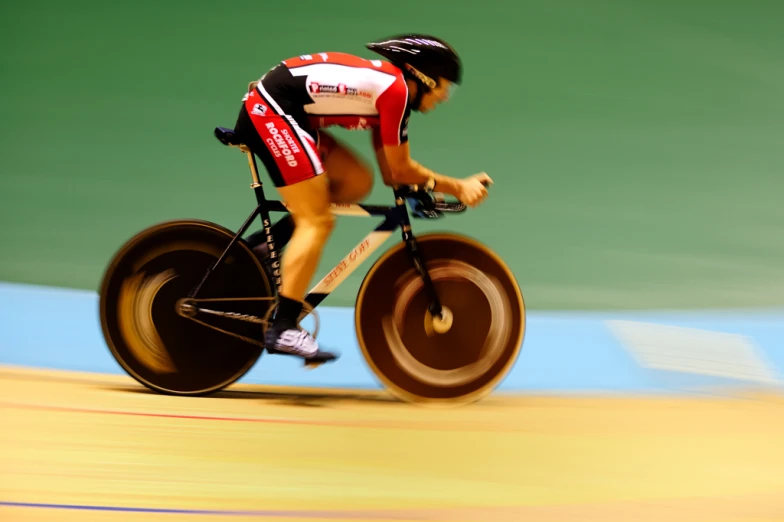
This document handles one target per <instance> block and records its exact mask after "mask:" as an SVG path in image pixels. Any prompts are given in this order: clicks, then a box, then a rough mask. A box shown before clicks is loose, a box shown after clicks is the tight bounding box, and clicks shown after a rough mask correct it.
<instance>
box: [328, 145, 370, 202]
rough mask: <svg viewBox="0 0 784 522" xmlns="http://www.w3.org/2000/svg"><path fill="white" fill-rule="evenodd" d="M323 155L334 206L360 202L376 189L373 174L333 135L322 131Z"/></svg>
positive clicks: (363, 162) (367, 166)
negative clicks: (335, 204)
mask: <svg viewBox="0 0 784 522" xmlns="http://www.w3.org/2000/svg"><path fill="white" fill-rule="evenodd" d="M319 152H320V153H321V155H322V157H323V158H324V159H323V163H324V167H325V169H326V174H327V177H328V178H329V182H330V192H331V199H332V201H333V202H334V203H358V202H359V201H361V200H363V199H364V198H365V197H367V195H368V194H370V191H371V190H372V189H373V171H372V170H371V168H370V165H368V164H367V163H366V162H365V161H363V160H362V159H361V158H360V157H359V155H358V154H356V153H355V152H354V151H353V150H351V148H349V147H348V146H347V145H346V144H344V143H342V142H341V141H339V140H337V139H336V138H335V137H333V136H332V135H330V134H328V133H326V132H324V131H319Z"/></svg>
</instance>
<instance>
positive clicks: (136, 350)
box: [99, 220, 274, 395]
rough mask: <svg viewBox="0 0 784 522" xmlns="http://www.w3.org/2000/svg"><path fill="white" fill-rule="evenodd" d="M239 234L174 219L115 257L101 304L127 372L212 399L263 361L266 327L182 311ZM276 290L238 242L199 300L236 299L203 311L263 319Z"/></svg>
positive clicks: (110, 341)
mask: <svg viewBox="0 0 784 522" xmlns="http://www.w3.org/2000/svg"><path fill="white" fill-rule="evenodd" d="M233 236H234V234H233V233H231V232H230V231H229V230H227V229H225V228H223V227H221V226H219V225H216V224H214V223H209V222H206V221H196V220H194V221H171V222H166V223H161V224H159V225H156V226H153V227H151V228H149V229H146V230H144V231H142V232H141V233H139V234H138V235H136V236H135V237H133V238H132V239H130V240H129V241H128V242H127V243H126V244H125V245H124V246H123V247H122V248H121V249H120V250H119V251H118V252H117V254H116V255H115V256H114V258H113V259H112V260H111V262H110V264H109V266H108V268H107V270H106V273H105V274H104V278H103V281H102V283H101V291H100V302H99V303H100V304H99V307H100V319H101V326H102V328H103V334H104V338H105V340H106V343H107V345H108V347H109V349H110V350H111V353H112V355H113V356H114V358H115V359H116V360H117V362H118V363H119V364H120V365H121V366H122V368H123V369H124V370H125V371H126V372H128V374H130V375H131V376H132V377H133V378H135V379H136V380H137V381H139V382H140V383H142V384H144V385H145V386H147V387H148V388H150V389H152V390H155V391H157V392H160V393H165V394H173V395H206V394H209V393H213V392H215V391H218V390H220V389H222V388H224V387H226V386H228V385H229V384H231V383H233V382H234V381H236V380H237V379H239V378H240V377H241V376H242V375H243V374H245V373H246V372H247V371H248V370H249V369H250V368H251V367H252V366H253V364H254V363H255V362H256V360H257V359H258V358H259V357H260V356H261V352H262V350H263V331H264V325H262V324H258V323H251V322H244V321H240V320H237V319H232V318H225V317H218V316H216V317H208V318H204V317H201V316H198V315H197V316H196V317H190V318H189V317H183V316H181V315H180V314H178V313H177V306H178V302H179V301H180V300H181V299H183V298H186V297H187V296H188V293H189V292H190V291H191V289H193V288H194V287H195V286H197V285H198V284H199V283H200V282H201V281H202V279H203V278H204V275H205V274H206V273H207V269H208V268H209V267H210V266H211V265H212V264H213V263H214V262H215V261H216V260H217V259H218V258H219V257H220V255H221V254H222V253H223V251H224V250H225V248H226V247H227V246H228V244H229V242H230V241H231V239H232V237H233ZM271 288H272V285H271V284H270V279H269V278H268V276H267V274H266V272H265V271H264V268H263V267H262V265H261V264H260V263H259V261H258V260H257V258H256V257H255V256H254V255H253V253H252V252H251V250H250V249H249V248H248V247H247V245H245V244H244V243H243V242H241V241H238V242H236V243H235V244H234V245H233V246H232V248H231V250H230V251H229V252H228V253H227V255H226V257H225V258H224V260H223V262H222V263H221V265H220V266H219V267H218V268H217V270H215V271H214V272H212V273H211V274H210V276H209V278H208V279H207V281H206V283H205V284H204V286H203V287H202V289H201V290H200V291H199V294H198V296H197V298H198V299H203V298H221V299H226V298H231V299H232V301H230V302H226V301H220V302H209V303H200V306H206V307H208V308H212V309H220V308H223V309H229V310H230V311H235V310H237V309H238V308H239V309H240V310H239V311H240V312H242V313H247V314H254V315H258V316H260V317H265V316H266V314H267V312H268V311H269V309H270V308H271V307H272V305H273V297H274V296H273V291H272V289H271ZM237 298H265V299H264V300H242V299H241V300H234V299H237ZM195 319H199V321H201V322H199V321H197V320H195ZM216 328H220V329H222V330H225V331H219V330H218V329H216ZM226 331H229V332H232V333H233V334H236V335H232V334H230V333H226ZM237 335H240V336H245V337H247V338H249V339H252V340H258V341H259V342H258V343H254V342H249V341H248V340H245V339H242V338H239V337H237Z"/></svg>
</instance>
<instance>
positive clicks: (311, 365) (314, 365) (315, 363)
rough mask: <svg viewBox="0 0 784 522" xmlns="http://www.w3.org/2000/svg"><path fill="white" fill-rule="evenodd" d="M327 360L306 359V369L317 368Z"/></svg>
mask: <svg viewBox="0 0 784 522" xmlns="http://www.w3.org/2000/svg"><path fill="white" fill-rule="evenodd" d="M325 362H326V361H304V364H303V366H304V367H305V369H306V370H315V369H316V368H318V367H319V366H321V365H322V364H324V363H325Z"/></svg>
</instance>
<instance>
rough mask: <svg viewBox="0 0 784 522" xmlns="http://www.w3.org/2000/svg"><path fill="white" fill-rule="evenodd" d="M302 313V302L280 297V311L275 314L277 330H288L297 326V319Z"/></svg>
mask: <svg viewBox="0 0 784 522" xmlns="http://www.w3.org/2000/svg"><path fill="white" fill-rule="evenodd" d="M301 312H302V301H296V300H294V299H290V298H288V297H286V296H283V295H281V296H279V299H278V309H277V311H276V312H275V321H274V326H275V329H280V330H287V329H289V328H295V327H296V326H297V319H299V314H300V313H301Z"/></svg>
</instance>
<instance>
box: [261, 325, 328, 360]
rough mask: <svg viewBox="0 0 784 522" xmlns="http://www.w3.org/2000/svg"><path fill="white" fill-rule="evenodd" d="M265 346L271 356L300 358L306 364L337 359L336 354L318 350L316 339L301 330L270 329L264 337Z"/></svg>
mask: <svg viewBox="0 0 784 522" xmlns="http://www.w3.org/2000/svg"><path fill="white" fill-rule="evenodd" d="M265 344H266V350H267V351H268V352H269V353H271V354H280V355H293V356H295V357H301V358H302V359H304V361H305V363H306V364H320V363H325V362H329V361H333V360H335V359H337V358H338V355H337V354H334V353H332V352H328V351H325V350H320V349H319V346H318V342H316V339H314V338H313V336H312V335H310V333H308V332H307V330H303V329H301V328H288V329H285V330H280V329H275V328H274V327H270V328H269V329H268V330H267V333H266V336H265Z"/></svg>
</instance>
